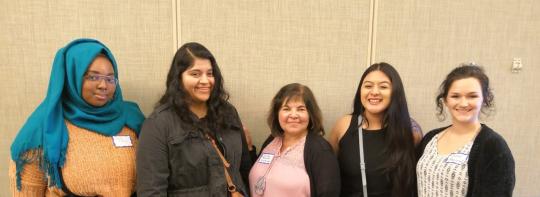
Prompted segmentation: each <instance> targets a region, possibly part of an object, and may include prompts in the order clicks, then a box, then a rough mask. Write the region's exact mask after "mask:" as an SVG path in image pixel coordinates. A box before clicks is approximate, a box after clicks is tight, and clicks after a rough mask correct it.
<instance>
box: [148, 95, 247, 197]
mask: <svg viewBox="0 0 540 197" xmlns="http://www.w3.org/2000/svg"><path fill="white" fill-rule="evenodd" d="M226 110H227V112H228V115H227V116H226V117H225V118H226V120H225V121H227V122H229V123H231V125H232V126H230V127H229V128H224V129H215V130H216V131H213V132H215V133H214V135H215V136H216V139H217V140H216V143H218V146H219V147H220V149H221V150H224V155H225V157H226V159H227V161H228V162H229V163H230V164H231V166H230V168H229V173H230V175H231V177H232V179H233V181H234V183H235V185H236V186H237V187H238V190H240V191H241V192H242V193H245V194H247V193H248V191H247V190H246V187H245V184H247V180H248V179H247V178H248V175H249V170H250V168H251V165H252V164H253V163H252V162H251V158H250V157H249V152H248V149H247V145H246V140H245V137H244V132H243V130H242V125H241V122H240V119H239V117H238V114H237V112H236V109H234V107H233V106H232V105H228V106H227V108H226ZM192 115H193V114H192ZM193 116H194V115H193ZM195 120H196V118H195ZM197 121H200V122H196V123H195V125H190V124H187V123H185V122H183V121H182V120H181V119H180V117H178V115H177V114H176V113H175V111H174V110H173V108H172V107H170V105H163V106H160V107H158V108H156V109H155V110H154V112H153V113H152V114H151V115H150V117H149V118H148V119H146V120H145V121H144V123H143V126H142V130H141V134H140V137H139V146H138V150H137V195H138V196H143V197H144V196H190V197H191V196H204V197H207V196H223V197H225V196H227V193H228V192H227V189H226V188H227V182H226V180H225V174H224V170H223V163H222V161H221V159H220V158H219V156H218V154H217V152H216V151H215V149H214V148H213V147H212V145H211V142H210V141H209V140H208V139H207V138H206V137H205V136H204V134H203V133H204V131H203V130H204V129H205V128H207V129H208V127H205V125H207V124H206V122H205V119H204V118H203V119H201V120H197ZM201 125H203V126H202V127H201ZM208 130H211V129H208ZM207 132H212V131H207Z"/></svg>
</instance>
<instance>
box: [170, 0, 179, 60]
mask: <svg viewBox="0 0 540 197" xmlns="http://www.w3.org/2000/svg"><path fill="white" fill-rule="evenodd" d="M171 3H172V6H171V7H172V16H173V19H172V22H173V25H172V26H173V29H172V30H173V54H174V53H176V50H178V42H179V40H180V39H179V37H180V31H178V27H179V26H180V18H179V17H178V0H171Z"/></svg>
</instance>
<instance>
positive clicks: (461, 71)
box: [435, 63, 494, 121]
mask: <svg viewBox="0 0 540 197" xmlns="http://www.w3.org/2000/svg"><path fill="white" fill-rule="evenodd" d="M470 77H472V78H475V79H477V80H478V82H480V86H481V87H482V98H483V100H482V108H481V112H482V113H483V114H484V115H489V114H490V112H492V111H493V107H494V102H493V99H494V95H493V92H492V91H491V88H490V87H489V78H488V76H487V75H486V74H485V72H484V69H483V68H482V67H480V66H478V65H476V64H474V63H467V64H461V65H460V66H458V67H457V68H454V69H453V70H452V71H451V72H450V73H448V75H447V76H446V78H445V79H444V81H443V82H442V83H441V85H440V87H439V94H438V95H437V97H436V99H435V103H436V105H437V117H438V118H439V120H441V121H442V120H444V119H445V118H446V114H445V113H444V101H445V99H446V97H447V96H448V91H449V90H450V87H451V86H452V83H454V81H457V80H460V79H465V78H470Z"/></svg>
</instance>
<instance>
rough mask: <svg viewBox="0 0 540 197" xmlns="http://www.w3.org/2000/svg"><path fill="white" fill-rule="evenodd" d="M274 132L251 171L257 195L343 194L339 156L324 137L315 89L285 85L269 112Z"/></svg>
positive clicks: (252, 185) (250, 181)
mask: <svg viewBox="0 0 540 197" xmlns="http://www.w3.org/2000/svg"><path fill="white" fill-rule="evenodd" d="M267 121H268V125H269V126H270V130H271V132H272V135H271V136H270V137H269V138H268V139H267V140H266V141H265V142H264V144H263V147H262V151H261V153H260V154H259V158H258V159H257V161H256V163H255V165H254V166H253V168H252V169H251V172H250V173H249V183H250V185H249V186H250V190H251V195H252V196H255V197H257V196H339V190H340V177H339V167H338V162H337V158H336V156H335V155H334V153H333V151H332V147H331V146H330V144H329V143H328V142H327V141H326V140H325V139H324V138H323V135H324V128H323V125H322V115H321V110H320V109H319V106H318V105H317V101H316V100H315V97H314V96H313V93H312V92H311V90H310V89H309V88H308V87H307V86H304V85H301V84H298V83H292V84H288V85H286V86H284V87H282V88H281V89H280V90H279V92H278V93H277V94H276V96H275V97H274V99H273V100H272V104H271V109H270V112H269V115H268V119H267Z"/></svg>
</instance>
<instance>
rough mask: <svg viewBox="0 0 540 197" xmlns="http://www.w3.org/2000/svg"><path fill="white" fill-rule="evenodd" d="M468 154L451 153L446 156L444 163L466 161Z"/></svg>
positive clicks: (462, 162)
mask: <svg viewBox="0 0 540 197" xmlns="http://www.w3.org/2000/svg"><path fill="white" fill-rule="evenodd" d="M468 158H469V155H468V154H462V153H452V154H450V155H449V156H448V158H446V163H455V164H464V163H467V159H468Z"/></svg>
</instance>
